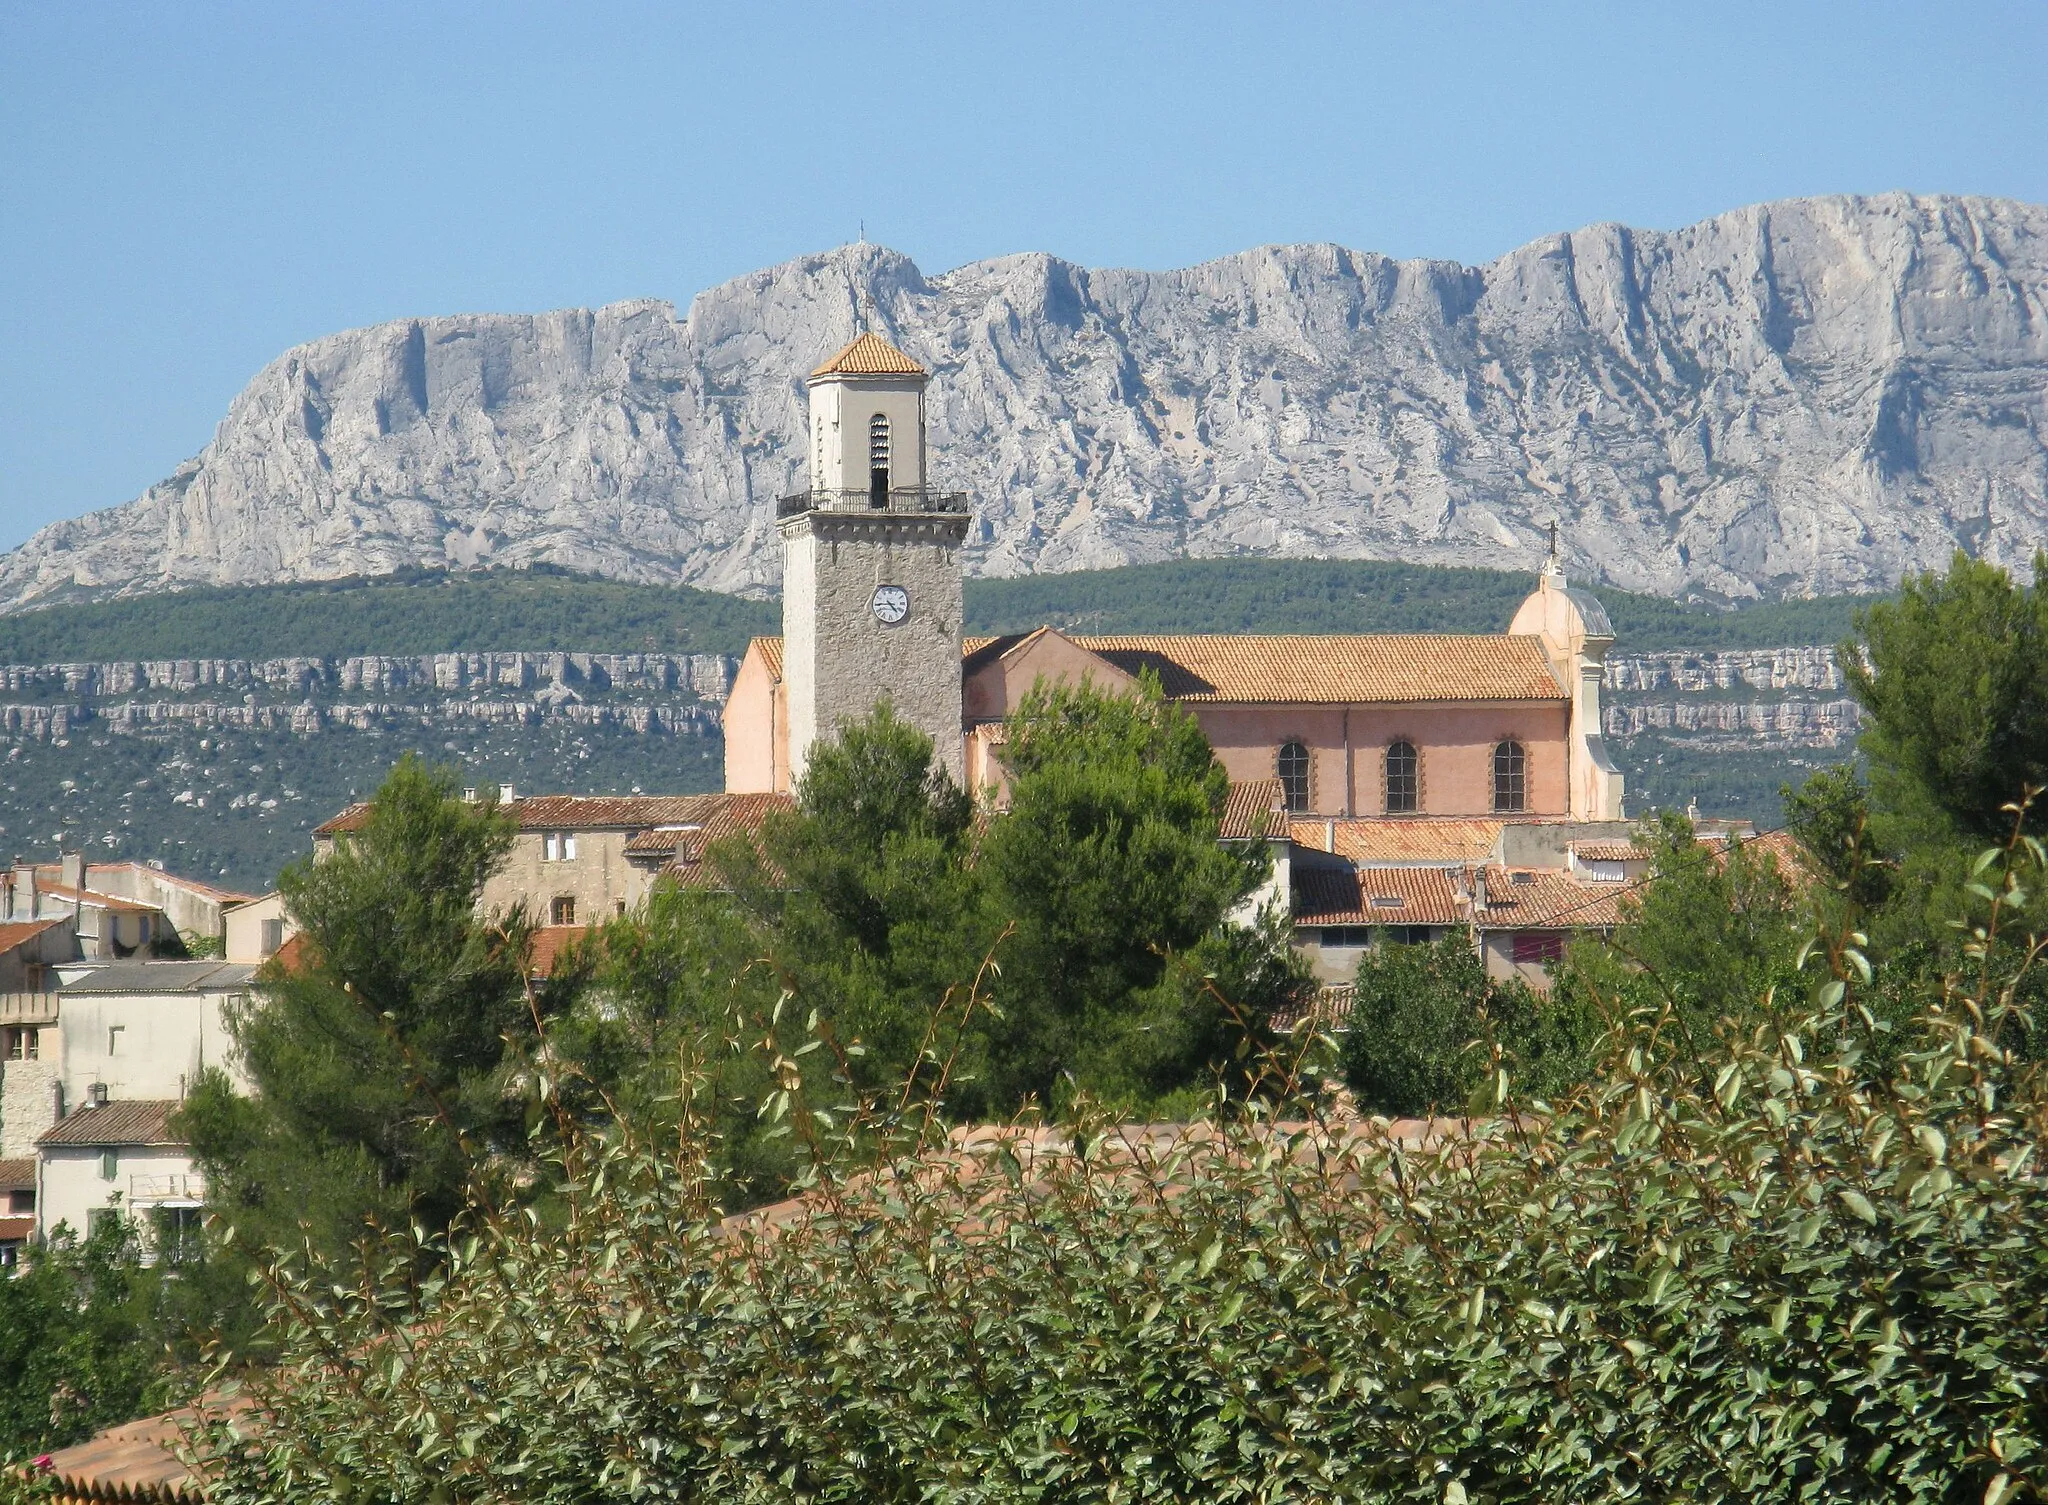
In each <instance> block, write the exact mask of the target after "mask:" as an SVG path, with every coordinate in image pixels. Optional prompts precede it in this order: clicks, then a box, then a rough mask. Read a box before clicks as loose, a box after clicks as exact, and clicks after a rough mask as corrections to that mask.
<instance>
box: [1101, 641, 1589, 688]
mask: <svg viewBox="0 0 2048 1505" xmlns="http://www.w3.org/2000/svg"><path fill="white" fill-rule="evenodd" d="M1072 641H1073V642H1074V643H1075V644H1076V645H1077V646H1079V647H1082V648H1085V649H1087V650H1088V651H1089V652H1090V653H1093V654H1096V655H1098V656H1099V657H1101V658H1104V659H1106V660H1108V661H1109V662H1110V663H1112V664H1114V665H1116V667H1117V668H1119V669H1122V670H1123V671H1124V672H1125V673H1127V674H1137V673H1138V672H1140V671H1141V670H1144V669H1152V670H1154V671H1156V672H1157V673H1158V675H1159V678H1160V681H1161V683H1162V684H1163V685H1164V687H1165V690H1166V693H1167V695H1168V696H1169V697H1171V698H1172V699H1175V700H1202V701H1210V700H1226V701H1258V702H1265V703H1269V704H1272V703H1301V702H1308V703H1317V704H1335V703H1346V704H1361V703H1367V704H1369V703H1406V702H1413V701H1431V700H1486V701H1510V700H1562V699H1564V688H1563V686H1561V685H1560V684H1559V683H1558V682H1557V676H1556V675H1555V674H1553V673H1551V670H1550V661H1549V660H1548V659H1547V658H1546V657H1545V656H1544V652H1543V643H1542V640H1541V639H1540V638H1537V637H1534V636H1530V635H1526V634H1525V635H1520V636H1508V635H1506V634H1499V633H1488V634H1478V633H1474V634H1464V635H1452V634H1448V633H1407V634H1393V633H1379V634H1373V635H1370V636H1343V637H1337V636H1307V635H1302V636H1256V637H1255V636H1238V635H1234V634H1223V633H1213V634H1205V635H1202V636H1175V637H1165V636H1146V637H1078V636H1076V637H1073V638H1072Z"/></svg>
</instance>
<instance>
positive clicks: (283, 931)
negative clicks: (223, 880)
mask: <svg viewBox="0 0 2048 1505" xmlns="http://www.w3.org/2000/svg"><path fill="white" fill-rule="evenodd" d="M272 922H275V923H276V925H277V926H278V929H277V931H276V938H277V940H278V943H279V944H280V945H281V944H283V943H284V942H285V941H287V940H289V939H290V938H291V937H292V936H293V935H294V934H295V933H296V932H297V930H298V927H297V926H296V925H294V924H292V922H291V917H290V916H289V915H287V914H286V913H285V910H284V896H283V895H282V894H265V895H264V896H263V897H262V898H260V899H254V900H251V901H250V902H249V903H247V904H239V905H237V906H235V907H234V908H233V909H230V910H228V911H227V913H226V914H225V915H224V916H223V917H222V921H221V928H222V929H223V930H224V931H225V932H226V936H227V943H226V954H227V959H228V960H229V961H231V962H244V963H247V964H249V965H252V966H253V965H254V964H256V963H258V962H261V961H263V960H265V959H266V958H268V957H269V956H270V954H271V952H273V951H275V950H276V949H277V948H276V947H275V946H268V943H267V940H266V932H265V926H266V925H268V924H270V923H272ZM266 947H267V949H266Z"/></svg>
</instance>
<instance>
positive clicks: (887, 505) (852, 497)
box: [775, 486, 967, 517]
mask: <svg viewBox="0 0 2048 1505" xmlns="http://www.w3.org/2000/svg"><path fill="white" fill-rule="evenodd" d="M966 511H967V493H966V492H964V491H940V490H939V489H938V488H937V487H935V486H897V487H892V488H891V489H890V490H889V492H888V493H887V495H886V499H885V500H883V501H882V502H881V505H877V498H876V495H875V493H874V492H872V491H870V490H868V489H866V488H865V487H819V488H816V489H814V490H811V491H799V492H796V493H795V494H794V495H791V496H786V497H783V498H782V499H781V500H780V501H778V502H776V504H775V515H776V516H777V517H796V516H798V515H800V514H802V513H805V512H919V513H933V512H940V513H959V514H963V515H964V514H965V513H966Z"/></svg>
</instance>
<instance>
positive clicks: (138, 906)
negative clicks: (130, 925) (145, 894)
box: [36, 868, 163, 914]
mask: <svg viewBox="0 0 2048 1505" xmlns="http://www.w3.org/2000/svg"><path fill="white" fill-rule="evenodd" d="M50 871H52V872H55V871H57V869H55V868H52V869H51V870H50ZM36 893H37V894H38V895H39V896H40V897H42V898H45V899H62V900H64V901H65V902H66V903H69V904H76V905H79V906H81V907H82V908H86V909H105V910H109V911H111V912H112V913H114V914H162V913H163V909H162V907H161V906H159V905H155V904H147V903H144V902H143V901H141V900H139V899H124V898H122V897H121V895H119V894H103V893H101V892H99V891H98V890H97V889H91V888H74V887H73V886H71V885H70V884H68V883H60V882H58V881H56V880H55V879H51V880H49V881H45V880H44V879H43V878H42V877H41V875H40V870H38V876H37V878H36Z"/></svg>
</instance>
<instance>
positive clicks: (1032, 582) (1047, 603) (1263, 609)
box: [0, 559, 1860, 664]
mask: <svg viewBox="0 0 2048 1505" xmlns="http://www.w3.org/2000/svg"><path fill="white" fill-rule="evenodd" d="M1531 584H1532V582H1531V579H1530V577H1529V576H1528V575H1525V574H1509V573H1505V572H1502V571H1497V570H1452V569H1431V568H1425V567H1422V566H1418V565H1409V564H1384V563H1373V562H1362V561H1348V560H1277V559H1229V560H1191V561H1184V562H1178V563H1172V564H1154V565H1139V566H1135V567H1133V568H1130V569H1122V570H1094V571H1088V572H1085V573H1081V574H1071V575H1038V576H1031V577H1028V578H1025V579H1018V580H971V581H969V582H968V584H967V630H968V631H969V632H970V633H980V632H1014V631H1023V630H1026V629H1029V628H1032V627H1036V626H1039V625H1040V624H1042V623H1048V622H1049V623H1052V624H1054V625H1056V626H1062V627H1070V628H1075V629H1078V630H1081V631H1088V632H1498V631H1500V630H1501V629H1502V628H1504V627H1506V626H1507V623H1508V619H1509V617H1511V616H1512V615H1513V614H1514V609H1515V607H1516V605H1517V604H1518V603H1519V602H1520V601H1521V599H1522V598H1523V597H1524V596H1526V595H1527V594H1528V593H1529V590H1530V587H1531ZM1596 594H1597V595H1598V596H1599V597H1600V599H1601V600H1602V601H1604V602H1605V603H1606V605H1607V609H1608V612H1609V614H1610V615H1611V616H1612V617H1613V618H1614V626H1615V630H1616V632H1617V634H1618V635H1619V639H1620V647H1621V648H1622V649H1623V650H1624V651H1628V650H1638V649H1640V650H1646V649H1653V648H1738V647H1758V648H1761V647H1777V646H1780V645H1783V644H1788V643H1834V642H1837V641H1839V640H1840V639H1841V638H1842V637H1843V636H1844V634H1845V633H1846V632H1847V631H1848V627H1849V622H1850V617H1851V615H1852V613H1853V611H1854V609H1855V607H1856V606H1857V605H1859V604H1860V603H1859V602H1858V601H1857V600H1855V599H1852V598H1848V597H1830V598H1825V599H1822V600H1817V601H1787V602H1770V603H1766V604H1763V605H1758V606H1751V607H1745V608H1742V609H1739V610H1735V611H1723V610H1717V609H1715V608H1713V607H1709V606H1698V605H1681V604H1679V603H1677V602H1672V601H1665V600H1662V599H1659V598H1657V597H1653V596H1637V595H1630V594H1628V593H1627V592H1624V591H1610V590H1604V589H1601V590H1597V591H1596ZM778 625H779V611H778V608H777V606H776V604H775V603H774V602H772V601H754V600H746V599H743V598H741V597H738V596H725V595H718V594H715V593H713V592H710V591H699V590H692V589H690V588H689V587H687V586H667V585H628V584H624V583H621V582H618V581H613V580H597V579H591V578H588V577H584V576H577V575H570V574H567V573H565V572H561V571H556V570H548V569H534V570H522V571H509V570H492V571H485V572H479V573H474V574H445V573H439V572H430V571H415V572H411V573H407V574H402V575H391V576H381V577H378V578H375V579H370V580H360V579H358V580H342V581H333V582H323V583H317V584H291V585H267V586H250V587H239V588H229V589H204V590H190V591H181V592H178V593H176V594H174V595H168V596H146V597H138V598H134V599H129V600H121V601H102V602H95V603H92V604H89V605H82V606H53V607H48V608H46V609H44V610H41V611H30V612H22V613H19V614H16V615H13V616H7V617H0V662H7V663H17V664H47V663H77V662H93V661H105V660H120V659H158V658H277V657H288V656H296V655H304V656H309V657H310V656H322V655H347V654H360V653H454V652H465V651H466V652H483V651H493V650H518V649H526V650H537V649H547V650H556V651H572V652H590V653H600V652H610V653H635V652H661V653H737V652H738V651H739V650H740V649H741V648H743V647H745V646H746V641H747V639H748V638H749V637H750V636H752V635H753V634H755V633H761V632H775V631H777V630H778Z"/></svg>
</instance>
